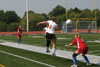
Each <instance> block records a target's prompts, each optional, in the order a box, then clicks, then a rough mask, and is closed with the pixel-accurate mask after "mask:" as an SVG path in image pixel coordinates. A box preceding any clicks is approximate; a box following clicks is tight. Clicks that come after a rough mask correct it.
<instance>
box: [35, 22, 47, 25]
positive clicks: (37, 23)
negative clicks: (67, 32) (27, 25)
mask: <svg viewBox="0 0 100 67" xmlns="http://www.w3.org/2000/svg"><path fill="white" fill-rule="evenodd" d="M45 23H48V22H47V21H42V22H38V23H37V24H36V25H37V26H39V25H40V24H45Z"/></svg>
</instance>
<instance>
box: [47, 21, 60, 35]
mask: <svg viewBox="0 0 100 67" xmlns="http://www.w3.org/2000/svg"><path fill="white" fill-rule="evenodd" d="M47 22H48V24H49V27H48V30H47V32H48V33H50V34H55V29H57V28H58V25H57V24H56V23H55V22H54V21H52V20H49V21H47Z"/></svg>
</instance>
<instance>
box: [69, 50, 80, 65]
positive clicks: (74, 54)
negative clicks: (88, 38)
mask: <svg viewBox="0 0 100 67" xmlns="http://www.w3.org/2000/svg"><path fill="white" fill-rule="evenodd" d="M79 54H80V53H79V52H78V51H75V53H73V55H72V58H73V63H74V65H72V66H71V67H77V59H76V57H77V55H79Z"/></svg>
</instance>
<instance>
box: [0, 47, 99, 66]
mask: <svg viewBox="0 0 100 67" xmlns="http://www.w3.org/2000/svg"><path fill="white" fill-rule="evenodd" d="M1 51H4V52H6V53H3V52H1ZM7 53H10V54H14V55H17V56H18V57H16V56H13V55H10V54H7ZM19 56H21V57H25V58H29V59H31V60H36V61H39V62H42V63H46V64H49V65H53V66H55V67H70V66H71V65H72V64H73V61H72V60H69V59H64V58H60V57H55V56H51V55H45V54H41V53H36V52H31V51H26V50H22V49H16V48H11V47H7V46H2V45H0V64H2V65H4V66H5V67H49V66H46V65H43V64H39V63H35V62H32V61H29V60H26V59H23V58H20V57H19ZM78 64H79V66H80V67H99V66H98V65H94V64H92V65H91V66H87V65H86V63H83V62H79V61H78Z"/></svg>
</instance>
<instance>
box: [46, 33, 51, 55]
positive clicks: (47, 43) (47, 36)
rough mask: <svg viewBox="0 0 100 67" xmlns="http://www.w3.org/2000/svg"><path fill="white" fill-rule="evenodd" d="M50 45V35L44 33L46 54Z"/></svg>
mask: <svg viewBox="0 0 100 67" xmlns="http://www.w3.org/2000/svg"><path fill="white" fill-rule="evenodd" d="M50 43H51V40H50V34H49V33H46V53H48V52H50V51H49V46H50Z"/></svg>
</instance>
